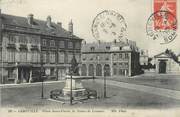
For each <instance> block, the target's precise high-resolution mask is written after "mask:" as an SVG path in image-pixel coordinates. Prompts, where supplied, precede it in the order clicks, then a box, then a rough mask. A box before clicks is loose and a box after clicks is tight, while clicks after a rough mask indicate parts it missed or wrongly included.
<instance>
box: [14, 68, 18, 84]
mask: <svg viewBox="0 0 180 117" xmlns="http://www.w3.org/2000/svg"><path fill="white" fill-rule="evenodd" d="M18 71H19V70H18V67H17V68H16V79H15V83H18V82H19V81H18V76H19V74H18Z"/></svg>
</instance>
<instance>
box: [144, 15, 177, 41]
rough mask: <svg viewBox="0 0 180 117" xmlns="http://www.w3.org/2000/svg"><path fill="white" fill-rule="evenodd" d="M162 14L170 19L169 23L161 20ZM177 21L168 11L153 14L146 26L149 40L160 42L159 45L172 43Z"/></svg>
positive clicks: (175, 34)
mask: <svg viewBox="0 0 180 117" xmlns="http://www.w3.org/2000/svg"><path fill="white" fill-rule="evenodd" d="M162 14H166V15H167V17H171V18H172V19H171V21H170V22H168V21H167V20H164V19H163V16H162ZM176 29H177V19H176V18H175V17H174V16H173V14H171V13H170V12H168V11H157V12H155V13H153V14H152V15H151V16H150V17H149V19H148V21H147V24H146V32H147V35H148V37H149V38H151V39H153V40H156V39H159V40H161V42H160V44H167V43H170V42H172V41H173V40H174V39H175V38H176V36H177V33H176Z"/></svg>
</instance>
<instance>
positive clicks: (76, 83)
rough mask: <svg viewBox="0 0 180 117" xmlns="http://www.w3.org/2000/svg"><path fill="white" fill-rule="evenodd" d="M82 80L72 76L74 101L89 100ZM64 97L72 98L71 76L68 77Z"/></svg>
mask: <svg viewBox="0 0 180 117" xmlns="http://www.w3.org/2000/svg"><path fill="white" fill-rule="evenodd" d="M81 80H82V78H81V77H80V76H72V98H73V100H82V99H87V98H88V96H87V91H86V89H85V88H84V87H83V85H82V81H81ZM62 93H63V95H64V97H66V98H69V99H70V96H71V76H67V77H66V83H65V87H64V88H63V89H62Z"/></svg>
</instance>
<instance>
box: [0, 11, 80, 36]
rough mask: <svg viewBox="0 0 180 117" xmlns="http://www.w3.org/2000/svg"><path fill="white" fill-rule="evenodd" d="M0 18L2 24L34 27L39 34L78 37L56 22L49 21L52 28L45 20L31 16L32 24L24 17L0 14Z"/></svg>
mask: <svg viewBox="0 0 180 117" xmlns="http://www.w3.org/2000/svg"><path fill="white" fill-rule="evenodd" d="M1 18H2V23H3V24H6V25H12V26H17V27H25V28H31V29H34V30H35V32H36V33H39V34H44V35H50V36H57V37H66V38H74V39H80V38H79V37H77V36H75V35H71V34H70V32H69V31H67V30H65V29H64V28H62V27H61V26H59V25H58V24H56V23H54V22H51V23H52V24H51V26H52V28H49V27H48V26H47V22H46V21H43V20H38V19H35V18H33V25H29V24H28V20H27V18H26V17H20V16H14V15H8V14H1ZM24 30H25V29H24ZM31 33H32V32H31Z"/></svg>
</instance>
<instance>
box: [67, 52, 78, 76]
mask: <svg viewBox="0 0 180 117" xmlns="http://www.w3.org/2000/svg"><path fill="white" fill-rule="evenodd" d="M69 75H73V76H79V68H78V63H77V60H76V58H75V55H73V58H72V60H71V67H70V69H69Z"/></svg>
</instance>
